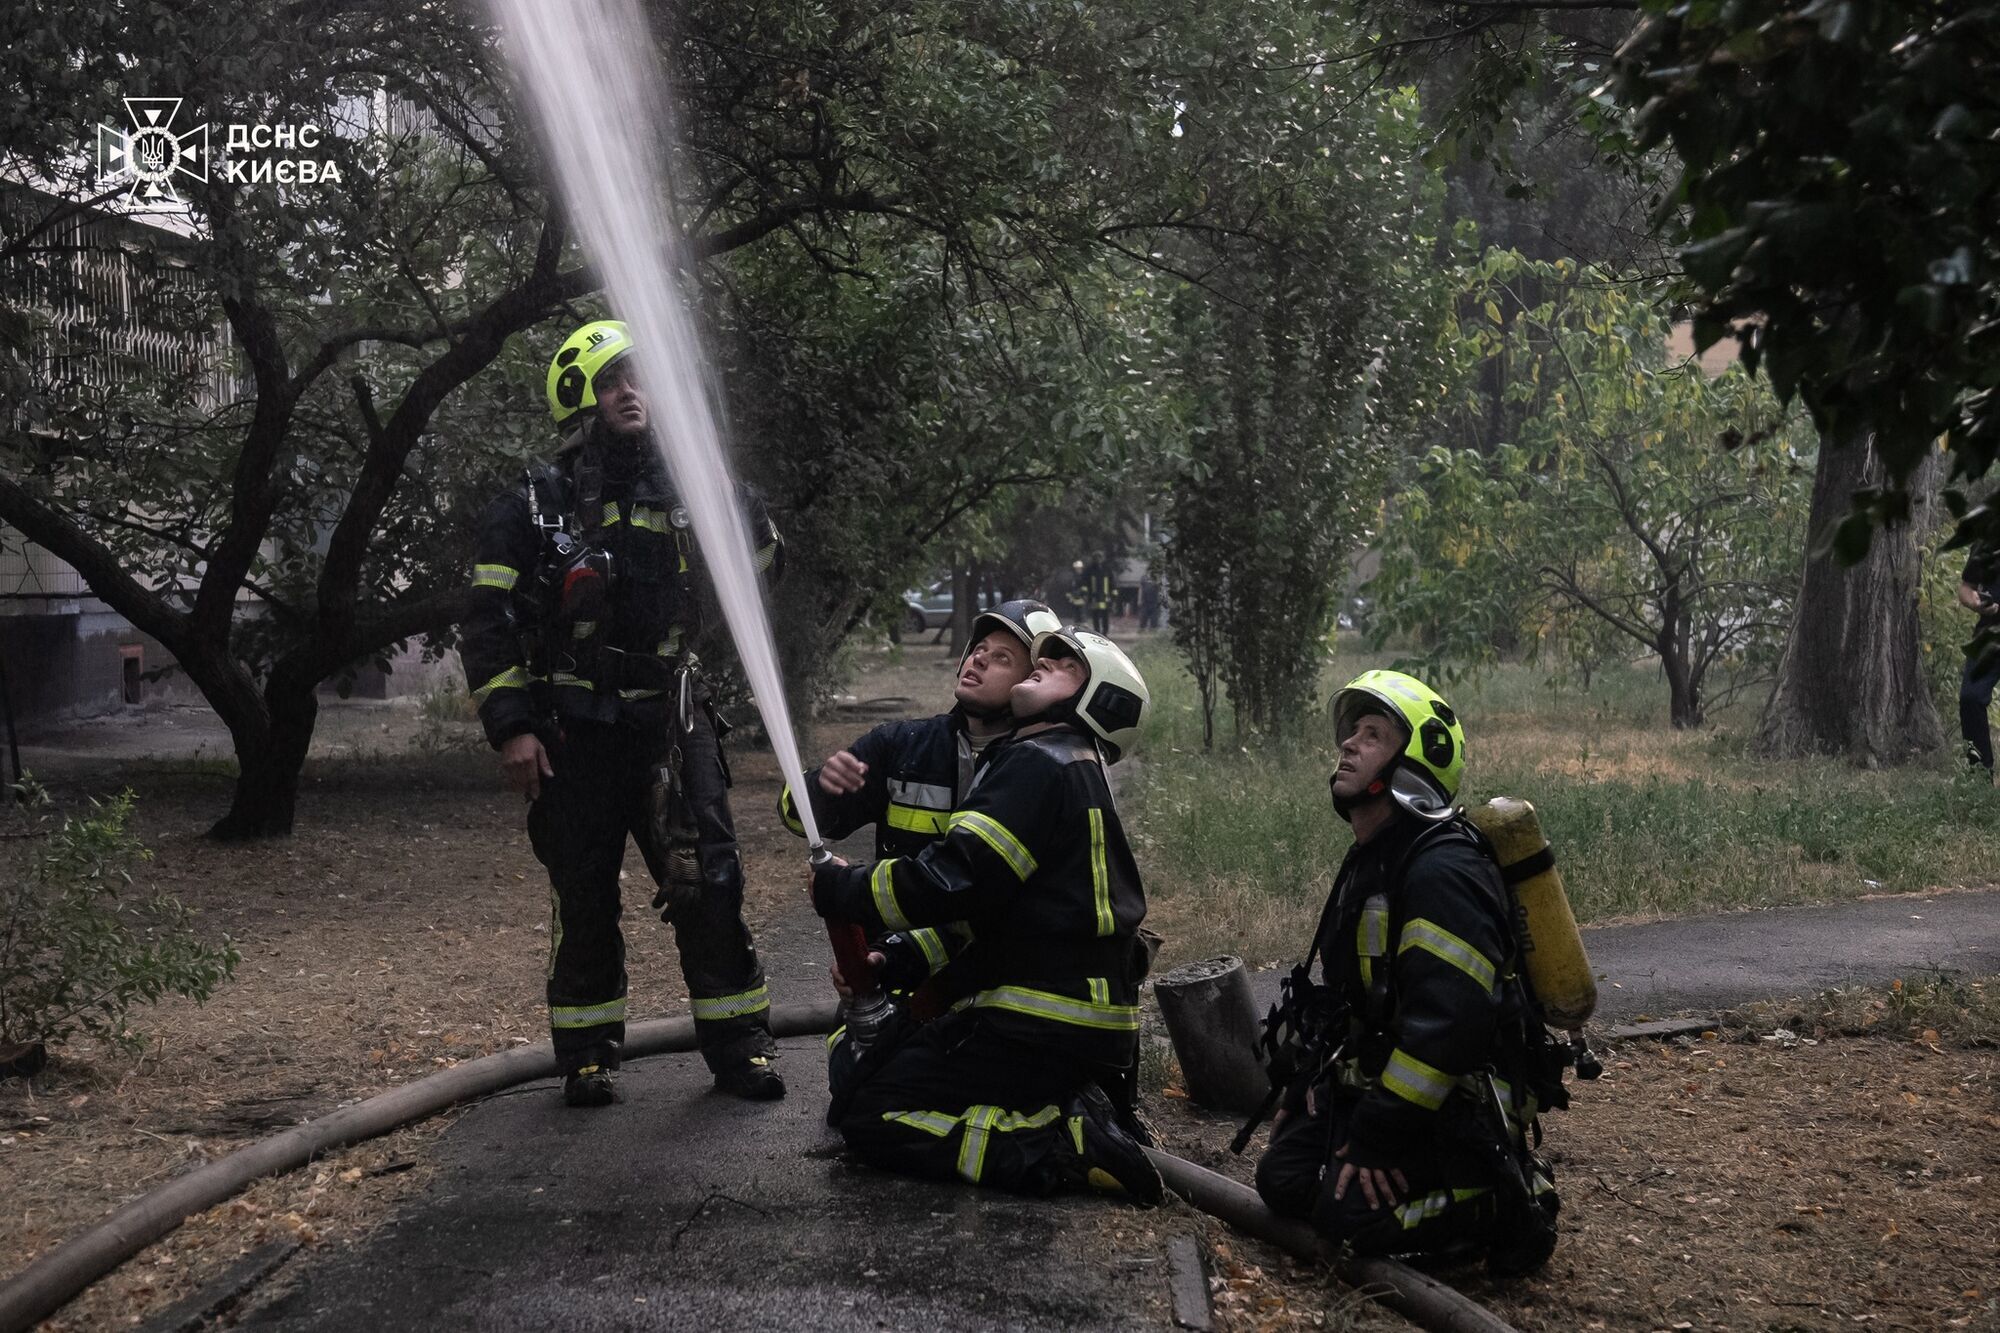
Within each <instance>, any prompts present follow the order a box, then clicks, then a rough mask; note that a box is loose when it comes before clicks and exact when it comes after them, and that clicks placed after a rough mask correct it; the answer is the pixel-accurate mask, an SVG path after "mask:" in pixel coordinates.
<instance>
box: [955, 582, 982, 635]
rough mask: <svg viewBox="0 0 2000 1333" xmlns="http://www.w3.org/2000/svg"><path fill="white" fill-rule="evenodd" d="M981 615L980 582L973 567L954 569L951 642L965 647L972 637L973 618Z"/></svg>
mask: <svg viewBox="0 0 2000 1333" xmlns="http://www.w3.org/2000/svg"><path fill="white" fill-rule="evenodd" d="M978 614H979V580H978V579H976V578H974V577H973V570H972V566H970V565H965V566H962V567H954V568H953V569H952V572H951V641H952V642H953V643H954V644H958V645H961V646H962V645H963V644H964V643H965V642H966V640H968V639H970V638H971V637H972V618H973V617H974V616H976V615H978Z"/></svg>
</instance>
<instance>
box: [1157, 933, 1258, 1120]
mask: <svg viewBox="0 0 2000 1333" xmlns="http://www.w3.org/2000/svg"><path fill="white" fill-rule="evenodd" d="M1153 994H1154V995H1155V996H1156V997H1157V998H1158V999H1159V1002H1160V1017H1162V1018H1164V1019H1165V1020H1166V1023H1167V1036H1168V1037H1169V1038H1170V1039H1171V1040H1172V1041H1173V1044H1174V1055H1175V1056H1176V1057H1177V1058H1178V1059H1179V1060H1180V1063H1181V1075H1182V1077H1183V1079H1184V1080H1185V1082H1186V1084H1187V1094H1188V1096H1189V1098H1191V1099H1192V1100H1194V1101H1196V1102H1199V1103H1201V1104H1202V1105H1203V1106H1207V1107H1210V1108H1213V1109H1215V1110H1218V1111H1241V1112H1250V1111H1254V1110H1256V1109H1257V1108H1258V1107H1259V1106H1260V1105H1262V1104H1263V1101H1264V1094H1265V1093H1266V1092H1267V1091H1269V1089H1270V1080H1269V1078H1267V1077H1266V1076H1265V1073H1264V1065H1263V1062H1262V1061H1261V1060H1260V1059H1259V1058H1258V1054H1257V1038H1258V1036H1259V1034H1261V1032H1262V1031H1263V1025H1262V1023H1261V1022H1260V1021H1259V1018H1258V1015H1257V1008H1256V1001H1255V1000H1254V999H1252V998H1251V995H1250V975H1249V973H1247V972H1245V971H1244V970H1243V960H1242V959H1240V958H1232V957H1229V956H1227V955H1225V956H1223V957H1221V958H1207V959H1203V960H1202V961H1201V962H1199V963H1188V964H1186V965H1185V966H1182V967H1177V968H1175V969H1174V970H1173V971H1171V972H1168V973H1166V974H1165V975H1163V976H1159V977H1155V978H1154V979H1153Z"/></svg>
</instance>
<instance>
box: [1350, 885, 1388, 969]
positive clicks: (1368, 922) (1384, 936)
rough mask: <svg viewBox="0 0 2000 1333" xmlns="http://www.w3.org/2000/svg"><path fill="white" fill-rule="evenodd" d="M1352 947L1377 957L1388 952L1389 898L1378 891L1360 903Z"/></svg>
mask: <svg viewBox="0 0 2000 1333" xmlns="http://www.w3.org/2000/svg"><path fill="white" fill-rule="evenodd" d="M1354 947H1355V948H1356V949H1358V950H1359V951H1360V952H1362V953H1365V954H1374V955H1375V956H1376V957H1378V958H1379V957H1381V956H1382V955H1383V954H1386V953H1388V952H1389V900H1388V899H1387V898H1385V897H1383V896H1382V895H1381V894H1379V893H1378V894H1376V895H1375V896H1374V897H1372V898H1370V899H1368V900H1367V901H1366V902H1364V903H1362V904H1361V925H1360V926H1359V928H1358V929H1357V930H1356V931H1355V938H1354Z"/></svg>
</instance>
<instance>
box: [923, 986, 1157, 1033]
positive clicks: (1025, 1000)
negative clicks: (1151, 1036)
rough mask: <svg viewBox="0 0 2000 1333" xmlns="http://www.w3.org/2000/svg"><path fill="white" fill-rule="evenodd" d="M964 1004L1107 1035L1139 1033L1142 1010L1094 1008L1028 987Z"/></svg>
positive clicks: (981, 994) (1110, 1006)
mask: <svg viewBox="0 0 2000 1333" xmlns="http://www.w3.org/2000/svg"><path fill="white" fill-rule="evenodd" d="M961 1003H962V1004H970V1005H971V1006H973V1007H974V1008H976V1009H1005V1010H1008V1011H1010V1012H1012V1013H1017V1014H1027V1015H1028V1016H1029V1017H1031V1018H1046V1019H1049V1020H1051V1021H1053V1022H1057V1023H1073V1024H1075V1025H1076V1026H1077V1027H1085V1028H1096V1029H1098V1030H1100V1031H1104V1032H1137V1031H1138V1030H1139V1006H1138V1005H1136V1004H1095V1003H1092V1002H1091V1001H1089V1000H1078V999H1074V998H1072V997H1070V996H1068V995H1056V994H1053V993H1051V992H1049V991H1045V990H1029V989H1028V988H1027V987H1025V986H996V987H994V988H993V989H992V990H985V991H980V992H979V993H978V994H977V995H974V996H972V997H971V998H970V999H968V1000H965V1001H961Z"/></svg>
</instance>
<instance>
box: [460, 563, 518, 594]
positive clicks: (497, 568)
mask: <svg viewBox="0 0 2000 1333" xmlns="http://www.w3.org/2000/svg"><path fill="white" fill-rule="evenodd" d="M520 581H521V571H520V570H518V569H515V568H513V567H512V566H511V565H474V566H473V567H472V586H473V587H475V588H498V589H499V590H500V591H501V592H511V591H512V590H513V588H514V585H515V584H517V583H519V582H520Z"/></svg>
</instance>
